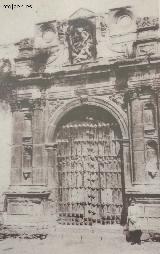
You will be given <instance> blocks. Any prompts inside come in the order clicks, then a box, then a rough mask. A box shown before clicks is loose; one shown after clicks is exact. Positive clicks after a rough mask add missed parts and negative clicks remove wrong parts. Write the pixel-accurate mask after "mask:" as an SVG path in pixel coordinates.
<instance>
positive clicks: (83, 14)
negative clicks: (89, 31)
mask: <svg viewBox="0 0 160 254" xmlns="http://www.w3.org/2000/svg"><path fill="white" fill-rule="evenodd" d="M92 16H95V13H94V12H93V11H90V10H88V9H85V8H80V9H78V10H77V11H75V12H74V13H73V14H72V15H71V16H70V17H69V18H70V19H77V18H87V17H92Z"/></svg>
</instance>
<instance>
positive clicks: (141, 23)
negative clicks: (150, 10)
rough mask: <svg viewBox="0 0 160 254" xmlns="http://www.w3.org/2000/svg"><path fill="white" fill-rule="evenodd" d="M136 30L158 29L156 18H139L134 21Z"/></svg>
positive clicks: (157, 19)
mask: <svg viewBox="0 0 160 254" xmlns="http://www.w3.org/2000/svg"><path fill="white" fill-rule="evenodd" d="M136 24H137V29H140V30H143V29H147V28H158V26H159V18H158V17H139V18H138V19H137V21H136Z"/></svg>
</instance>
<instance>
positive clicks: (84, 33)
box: [68, 20, 96, 63]
mask: <svg viewBox="0 0 160 254" xmlns="http://www.w3.org/2000/svg"><path fill="white" fill-rule="evenodd" d="M68 39H69V45H70V56H71V61H72V63H79V62H83V61H87V60H91V59H93V58H94V57H95V54H96V48H95V27H94V26H93V24H92V23H89V22H88V21H86V20H80V21H77V22H76V23H73V24H71V25H70V29H69V38H68Z"/></svg>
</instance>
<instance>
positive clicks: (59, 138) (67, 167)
mask: <svg viewBox="0 0 160 254" xmlns="http://www.w3.org/2000/svg"><path fill="white" fill-rule="evenodd" d="M55 136H56V143H57V169H56V170H57V174H58V215H59V219H58V221H59V223H61V224H71V225H74V224H76V225H79V224H85V225H91V224H92V223H100V224H119V223H120V221H121V214H122V209H123V190H122V189H123V177H122V175H123V174H122V147H121V142H120V140H121V139H122V134H121V130H120V127H119V125H118V123H117V121H116V120H115V118H114V117H113V116H112V115H111V114H110V113H109V112H107V111H106V110H104V109H102V108H100V107H98V106H93V105H82V106H79V107H76V108H74V109H72V110H70V111H69V112H68V113H67V114H66V115H64V116H63V117H62V119H61V121H60V122H59V123H58V126H57V128H56V132H55Z"/></svg>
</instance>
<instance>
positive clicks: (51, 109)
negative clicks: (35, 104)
mask: <svg viewBox="0 0 160 254" xmlns="http://www.w3.org/2000/svg"><path fill="white" fill-rule="evenodd" d="M63 104H64V100H60V99H57V100H52V101H49V102H48V107H49V114H50V115H52V114H53V113H54V112H55V111H56V109H58V108H59V107H60V106H62V105H63Z"/></svg>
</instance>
